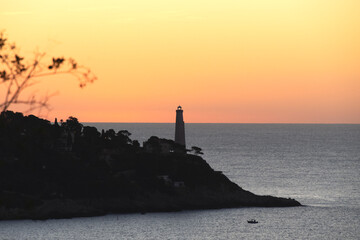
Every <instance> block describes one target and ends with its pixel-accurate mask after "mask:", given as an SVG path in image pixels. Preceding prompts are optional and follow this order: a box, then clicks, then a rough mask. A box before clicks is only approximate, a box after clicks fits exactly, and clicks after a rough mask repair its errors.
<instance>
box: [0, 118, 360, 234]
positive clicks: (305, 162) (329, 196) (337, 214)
mask: <svg viewBox="0 0 360 240" xmlns="http://www.w3.org/2000/svg"><path fill="white" fill-rule="evenodd" d="M84 125H87V126H95V127H97V128H98V130H99V131H101V129H104V130H107V129H110V128H112V129H114V130H115V131H118V130H124V129H126V130H128V131H129V132H131V133H132V135H131V138H132V139H133V140H138V141H139V142H140V143H142V142H144V141H146V140H147V139H148V138H149V137H151V136H158V137H161V138H168V139H173V138H174V133H175V126H174V124H170V123H86V124H84ZM185 131H186V145H187V147H188V148H191V147H192V146H197V147H200V148H202V150H203V152H204V155H203V158H204V159H205V160H206V161H207V162H208V163H209V164H210V166H211V167H212V168H213V169H214V170H217V171H222V172H223V173H224V174H225V175H226V176H227V177H228V178H229V179H230V180H232V181H233V182H235V183H236V184H238V185H239V186H241V187H242V188H243V189H245V190H249V191H251V192H253V193H256V194H260V195H273V196H279V197H286V198H295V199H296V200H298V201H299V202H300V203H301V204H302V205H303V206H301V207H289V208H232V209H216V210H195V211H181V212H168V213H146V214H137V213H135V214H113V215H106V216H100V217H86V218H74V219H57V220H55V219H51V220H41V221H40V220H39V221H33V220H12V221H0V239H360V125H359V124H204V123H189V124H186V125H185ZM249 219H256V220H257V221H258V224H249V223H247V220H249Z"/></svg>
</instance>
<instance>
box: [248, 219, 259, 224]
mask: <svg viewBox="0 0 360 240" xmlns="http://www.w3.org/2000/svg"><path fill="white" fill-rule="evenodd" d="M247 222H248V223H253V224H255V223H259V222H258V221H256V220H255V219H250V220H248V221H247Z"/></svg>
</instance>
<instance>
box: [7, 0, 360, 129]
mask: <svg viewBox="0 0 360 240" xmlns="http://www.w3.org/2000/svg"><path fill="white" fill-rule="evenodd" d="M0 1H1V0H0ZM1 5H2V7H1V9H0V22H1V23H2V26H1V29H3V30H5V34H6V35H7V37H8V38H9V40H10V41H13V42H16V44H17V45H18V46H19V47H20V48H21V53H22V54H23V55H25V56H27V57H30V58H31V56H32V53H33V50H34V49H36V48H39V49H40V50H41V51H45V52H47V55H48V56H68V57H73V58H75V59H76V60H77V61H78V62H79V63H81V64H83V65H86V66H88V67H90V68H91V70H92V71H93V72H94V73H95V74H96V75H97V77H98V80H97V81H96V82H95V83H94V84H91V85H88V86H87V87H86V88H85V89H79V88H78V87H77V84H76V81H74V80H73V79H71V78H68V77H66V78H64V77H55V78H53V79H51V80H48V79H47V80H43V81H42V82H41V83H40V84H39V85H38V87H36V86H34V88H33V90H34V91H35V90H37V89H39V91H38V92H39V93H44V92H45V93H46V92H59V94H58V95H56V96H55V97H53V98H52V99H51V101H50V103H51V106H52V108H53V110H52V111H51V112H49V113H48V114H47V115H45V117H47V118H48V119H49V120H51V121H53V119H54V118H55V117H57V118H58V119H60V118H63V119H66V118H67V117H68V116H75V117H77V118H78V119H79V120H80V121H82V122H174V121H175V109H176V107H177V106H178V105H179V104H180V105H181V106H183V107H184V118H185V122H187V123H190V122H214V123H216V122H228V123H230V122H234V123H360V65H359V63H360V44H359V43H360V14H359V12H360V1H358V0H332V1H329V0H312V1H310V0H294V1H288V0H253V1H234V0H225V1H211V2H209V1H205V0H199V1H195V2H194V1H184V0H183V1H180V0H174V1H166V0H154V1H145V0H132V1H130V0H124V1H115V0H104V1H95V0H87V1H84V0H79V1H70V0H63V1H58V2H56V1H45V0H33V1H26V0H19V1H4V0H2V2H1ZM29 92H31V91H29ZM2 98H3V96H0V99H2ZM12 109H13V110H19V111H21V110H22V108H16V107H13V108H12ZM34 113H35V114H36V113H37V112H36V111H35V112H34Z"/></svg>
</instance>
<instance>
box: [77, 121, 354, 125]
mask: <svg viewBox="0 0 360 240" xmlns="http://www.w3.org/2000/svg"><path fill="white" fill-rule="evenodd" d="M79 122H80V121H79ZM81 122H82V123H151V124H153V123H156V124H157V123H159V124H162V123H169V124H175V122H97V121H96V122H87V121H81ZM185 124H309V125H310V124H313V125H315V124H329V125H330V124H331V125H336V124H344V125H345V124H348V125H360V122H359V123H346V122H340V123H332V122H309V123H307V122H305V123H304V122H185Z"/></svg>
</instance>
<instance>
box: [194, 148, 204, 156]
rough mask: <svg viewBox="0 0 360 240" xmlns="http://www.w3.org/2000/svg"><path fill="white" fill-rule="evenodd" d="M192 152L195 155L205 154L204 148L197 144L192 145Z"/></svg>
mask: <svg viewBox="0 0 360 240" xmlns="http://www.w3.org/2000/svg"><path fill="white" fill-rule="evenodd" d="M191 152H192V153H194V154H195V155H202V154H204V153H203V152H202V149H201V148H199V147H196V146H192V147H191Z"/></svg>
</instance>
